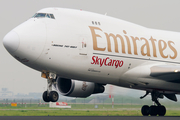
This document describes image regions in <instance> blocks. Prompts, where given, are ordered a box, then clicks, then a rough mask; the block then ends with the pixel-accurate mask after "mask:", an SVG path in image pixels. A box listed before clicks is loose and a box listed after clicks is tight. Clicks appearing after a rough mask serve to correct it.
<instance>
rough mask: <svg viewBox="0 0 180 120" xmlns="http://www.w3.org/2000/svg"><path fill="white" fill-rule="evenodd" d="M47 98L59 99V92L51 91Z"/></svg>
mask: <svg viewBox="0 0 180 120" xmlns="http://www.w3.org/2000/svg"><path fill="white" fill-rule="evenodd" d="M49 98H50V101H51V102H57V101H58V99H59V94H58V93H57V92H56V91H51V92H50V94H49Z"/></svg>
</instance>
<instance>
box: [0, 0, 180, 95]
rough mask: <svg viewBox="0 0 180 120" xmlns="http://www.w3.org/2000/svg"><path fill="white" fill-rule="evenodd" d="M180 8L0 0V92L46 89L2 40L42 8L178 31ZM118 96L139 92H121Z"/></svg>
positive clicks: (125, 1) (123, 0)
mask: <svg viewBox="0 0 180 120" xmlns="http://www.w3.org/2000/svg"><path fill="white" fill-rule="evenodd" d="M179 5H180V0H0V40H1V42H0V55H1V57H0V58H1V59H0V68H1V69H0V75H1V78H0V89H1V88H3V87H5V88H8V89H9V90H10V91H14V93H18V92H19V93H25V94H27V93H29V92H43V91H44V90H45V89H46V86H47V85H46V80H45V79H43V78H41V73H40V72H37V71H34V70H32V69H31V68H28V67H26V66H24V65H22V64H21V63H19V62H18V61H16V60H15V59H14V58H13V57H11V55H10V54H9V53H8V52H7V51H6V50H5V48H4V46H3V45H2V40H3V37H4V36H5V35H6V34H7V33H8V32H9V31H10V30H12V29H13V28H14V27H16V26H17V25H19V24H21V23H22V22H24V21H26V20H27V19H29V18H30V17H31V16H33V15H34V13H36V12H37V11H38V10H40V9H42V8H46V7H62V8H72V9H83V10H85V11H91V12H96V13H100V14H105V13H107V15H108V16H112V17H116V18H119V19H123V20H126V21H129V22H133V23H136V24H139V25H142V26H145V27H149V28H156V29H162V30H169V31H177V32H180V24H179V22H180V14H179V12H180V7H179ZM121 93H131V94H132V93H140V92H139V91H132V90H127V89H121ZM140 94H141V93H140ZM138 97H139V96H138Z"/></svg>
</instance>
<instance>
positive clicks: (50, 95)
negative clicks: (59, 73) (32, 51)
mask: <svg viewBox="0 0 180 120" xmlns="http://www.w3.org/2000/svg"><path fill="white" fill-rule="evenodd" d="M42 77H43V78H47V83H48V86H47V91H45V92H44V93H43V96H42V98H43V100H44V101H45V102H57V101H58V99H59V94H58V93H57V92H56V91H52V85H53V84H56V81H55V78H56V74H54V73H42Z"/></svg>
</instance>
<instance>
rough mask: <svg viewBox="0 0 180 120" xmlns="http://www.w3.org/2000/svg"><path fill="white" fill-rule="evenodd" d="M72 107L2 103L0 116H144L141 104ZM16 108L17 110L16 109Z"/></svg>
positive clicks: (175, 113)
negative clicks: (12, 105) (14, 105)
mask: <svg viewBox="0 0 180 120" xmlns="http://www.w3.org/2000/svg"><path fill="white" fill-rule="evenodd" d="M71 106H72V109H59V108H49V106H48V105H41V106H39V105H37V104H31V105H29V104H28V105H26V106H25V105H18V106H17V107H11V106H10V105H0V109H1V110H0V116H142V115H141V111H140V108H141V105H115V106H114V108H112V105H110V104H106V105H102V104H99V105H98V108H96V109H95V108H94V104H71ZM15 109H16V110H15ZM166 116H180V110H171V109H170V110H167V113H166Z"/></svg>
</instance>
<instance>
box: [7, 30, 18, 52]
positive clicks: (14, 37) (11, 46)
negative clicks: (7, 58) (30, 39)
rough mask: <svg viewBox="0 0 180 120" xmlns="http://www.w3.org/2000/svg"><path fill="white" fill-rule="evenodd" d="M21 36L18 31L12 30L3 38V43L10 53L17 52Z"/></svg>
mask: <svg viewBox="0 0 180 120" xmlns="http://www.w3.org/2000/svg"><path fill="white" fill-rule="evenodd" d="M19 43H20V40H19V36H18V34H17V33H16V32H14V31H11V32H9V33H8V34H6V36H5V37H4V39H3V45H4V47H5V48H6V50H7V51H8V52H9V53H13V52H15V51H16V50H17V49H18V47H19Z"/></svg>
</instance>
